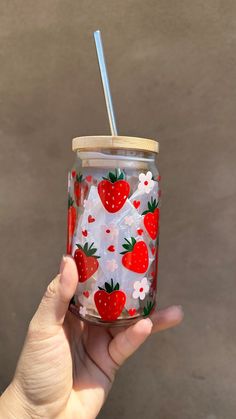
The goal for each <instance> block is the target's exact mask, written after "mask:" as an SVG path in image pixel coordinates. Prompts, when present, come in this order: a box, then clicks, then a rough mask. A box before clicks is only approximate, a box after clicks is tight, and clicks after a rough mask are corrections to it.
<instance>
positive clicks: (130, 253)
mask: <svg viewBox="0 0 236 419" xmlns="http://www.w3.org/2000/svg"><path fill="white" fill-rule="evenodd" d="M125 241H126V242H127V243H125V244H123V247H124V249H125V251H124V252H121V255H124V256H123V257H122V263H123V265H124V267H125V268H127V269H129V270H130V271H133V272H137V273H138V274H143V273H145V272H147V270H148V248H147V245H146V243H145V242H144V241H140V242H136V240H135V238H134V237H131V240H130V242H129V240H127V239H125Z"/></svg>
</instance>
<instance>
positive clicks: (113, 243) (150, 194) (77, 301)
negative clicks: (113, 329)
mask: <svg viewBox="0 0 236 419" xmlns="http://www.w3.org/2000/svg"><path fill="white" fill-rule="evenodd" d="M72 144H73V145H72V148H73V151H74V152H75V163H74V165H73V168H72V170H71V171H70V172H69V176H68V195H69V196H68V234H67V252H68V253H69V254H71V255H72V256H73V258H74V260H75V263H76V266H77V269H78V278H79V281H78V286H77V290H76V293H75V296H74V297H73V299H72V301H71V304H70V310H71V311H72V312H74V313H75V314H76V315H78V316H79V317H80V318H81V319H83V320H87V321H89V322H92V323H97V324H103V325H108V326H110V325H112V326H114V325H122V326H124V325H128V324H130V323H132V322H135V321H137V319H139V318H140V317H143V316H148V315H149V314H150V313H151V312H152V310H154V308H155V304H156V292H157V271H158V242H159V204H160V202H159V201H160V200H159V197H160V189H159V181H160V175H159V172H158V168H157V156H158V151H159V144H158V142H156V141H154V140H150V139H146V138H135V137H123V136H94V137H78V138H74V140H73V143H72Z"/></svg>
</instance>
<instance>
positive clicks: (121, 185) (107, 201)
mask: <svg viewBox="0 0 236 419" xmlns="http://www.w3.org/2000/svg"><path fill="white" fill-rule="evenodd" d="M124 176H125V175H124V173H123V172H120V171H118V170H116V172H115V174H114V173H112V172H109V175H108V179H107V178H103V180H102V181H101V182H99V184H98V193H99V196H100V199H101V201H102V204H103V206H104V208H105V209H106V210H107V211H108V212H112V213H114V212H117V211H119V210H120V209H121V208H122V207H123V205H124V204H125V202H126V200H127V198H128V196H129V192H130V186H129V184H128V182H126V180H124Z"/></svg>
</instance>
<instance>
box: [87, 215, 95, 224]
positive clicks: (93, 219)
mask: <svg viewBox="0 0 236 419" xmlns="http://www.w3.org/2000/svg"><path fill="white" fill-rule="evenodd" d="M94 221H95V218H94V217H93V216H92V215H89V216H88V222H89V223H94Z"/></svg>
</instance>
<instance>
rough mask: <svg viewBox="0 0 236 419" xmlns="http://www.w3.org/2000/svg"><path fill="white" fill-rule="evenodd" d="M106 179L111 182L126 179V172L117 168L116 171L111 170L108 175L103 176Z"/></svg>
mask: <svg viewBox="0 0 236 419" xmlns="http://www.w3.org/2000/svg"><path fill="white" fill-rule="evenodd" d="M103 179H104V180H109V181H110V182H111V183H115V182H117V180H124V179H125V174H124V172H123V171H122V170H120V169H116V170H115V173H113V172H109V173H108V177H103Z"/></svg>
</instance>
